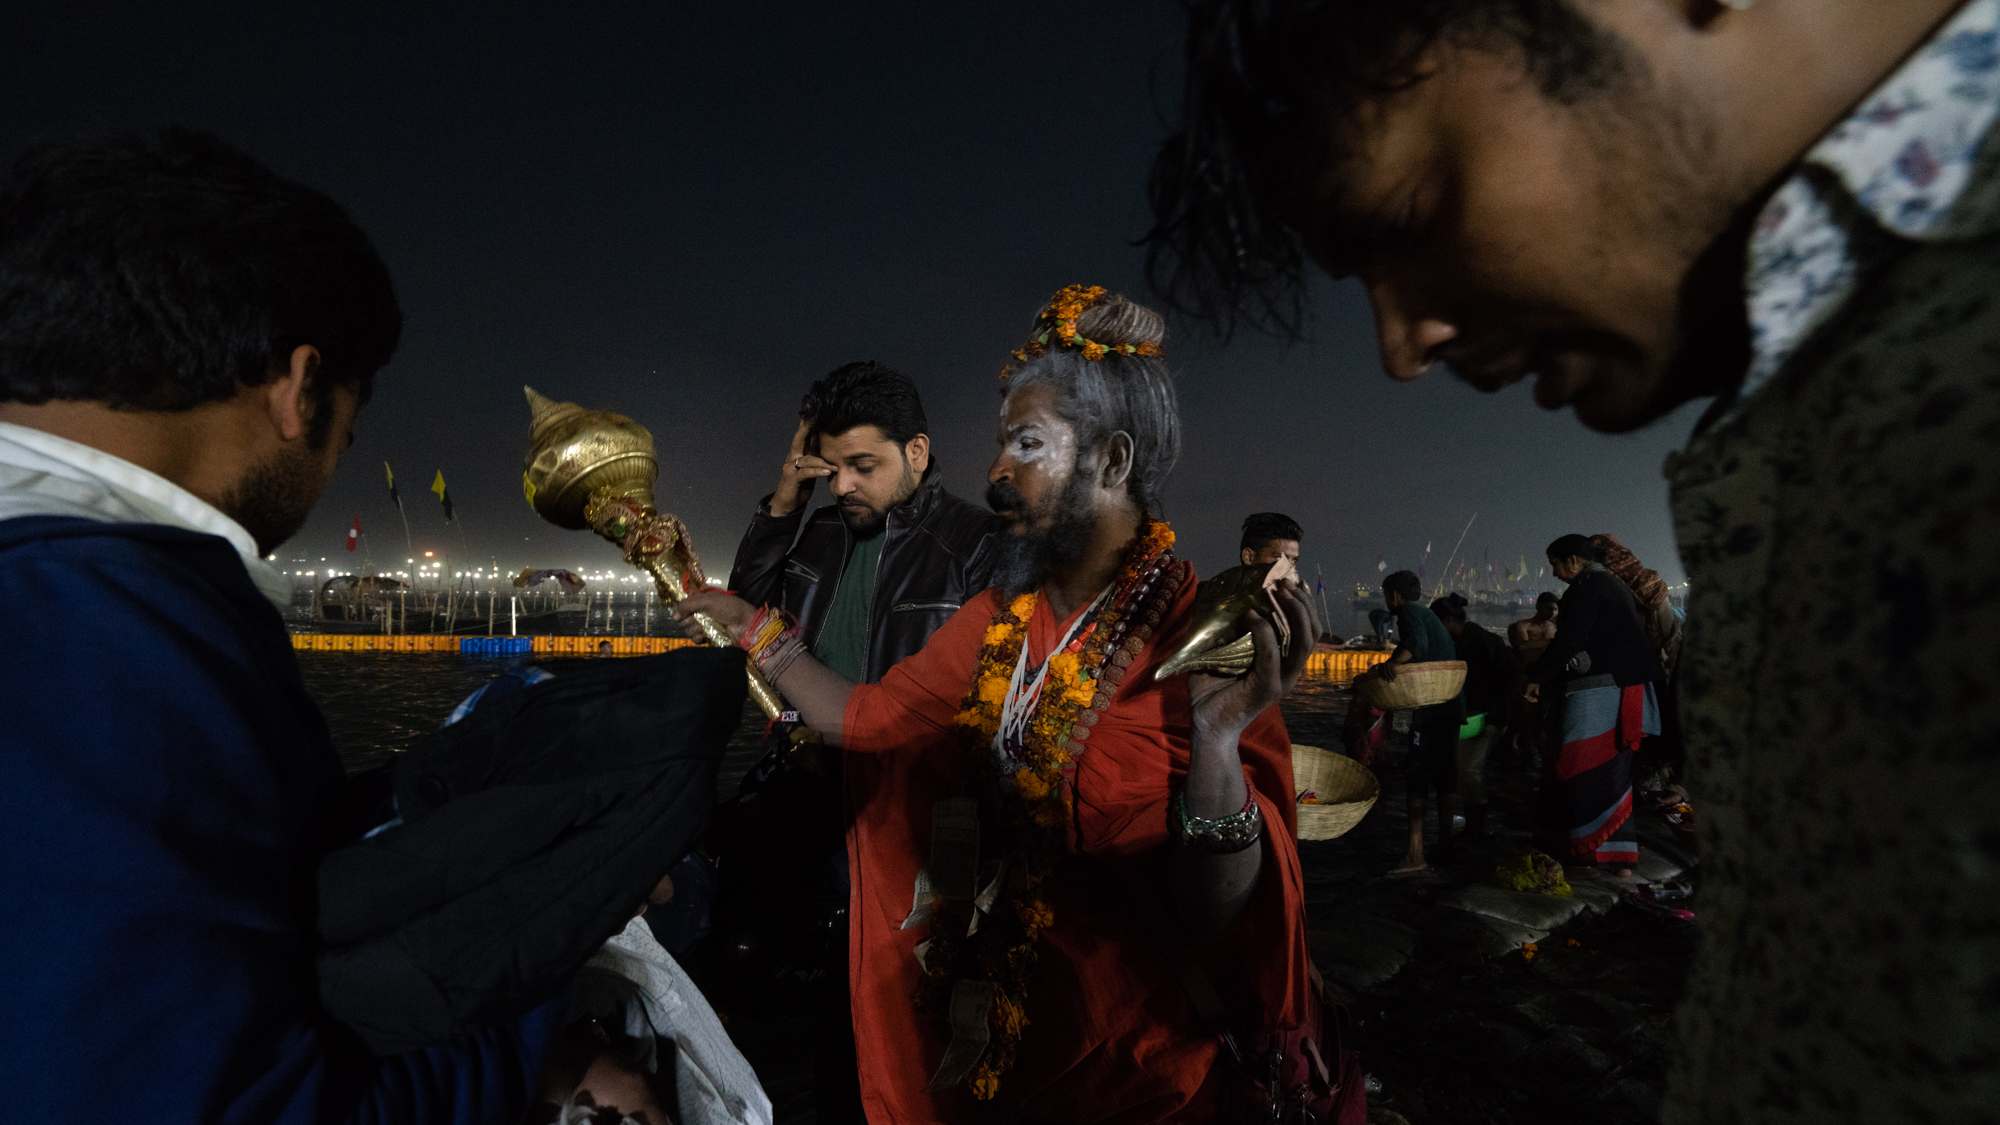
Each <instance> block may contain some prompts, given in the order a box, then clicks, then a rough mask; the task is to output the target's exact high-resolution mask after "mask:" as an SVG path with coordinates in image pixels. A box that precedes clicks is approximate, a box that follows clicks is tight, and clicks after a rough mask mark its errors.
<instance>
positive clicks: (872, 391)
mask: <svg viewBox="0 0 2000 1125" xmlns="http://www.w3.org/2000/svg"><path fill="white" fill-rule="evenodd" d="M799 418H800V421H799V429H798V432H797V434H795V435H794V436H793V439H792V448H791V451H790V452H789V453H788V454H786V459H785V465H784V471H783V475H782V476H781V477H780V479H779V482H778V489H777V491H775V492H773V493H772V494H771V495H769V496H766V497H765V498H764V501H763V502H762V503H761V504H759V505H758V506H757V514H756V515H755V516H754V517H752V519H751V521H750V529H749V530H748V531H747V532H745V533H744V535H743V542H742V544H741V545H740V546H739V547H738V548H737V550H736V565H735V567H734V569H732V570H731V571H730V575H729V586H730V589H732V590H734V591H736V593H737V594H738V595H739V596H741V597H742V598H743V599H744V600H745V601H748V602H752V603H754V604H762V605H774V606H778V607H779V608H782V609H784V610H785V611H787V612H789V613H791V614H792V615H793V616H795V617H797V618H798V620H799V622H800V623H801V624H802V625H803V626H804V627H805V638H804V639H805V642H806V644H807V646H808V647H810V648H812V649H813V653H814V655H815V656H816V657H817V658H818V659H819V660H820V661H821V662H822V663H826V664H828V666H829V667H835V668H837V669H839V670H842V671H843V673H844V674H851V676H852V678H853V679H854V680H856V681H858V682H861V683H874V682H875V681H876V680H879V679H881V678H882V674H883V673H884V672H887V671H888V670H889V669H890V668H891V667H893V666H894V665H895V663H896V662H897V661H899V660H901V659H902V658H904V657H905V656H908V655H909V654H911V653H913V652H915V651H917V650H918V649H919V648H922V647H923V644H924V642H925V641H926V640H928V639H929V638H930V635H931V633H932V632H933V631H935V630H936V629H937V627H938V626H940V625H942V624H944V623H945V620H946V619H947V618H949V617H950V616H951V615H952V614H953V613H956V612H957V611H958V607H959V606H960V605H962V604H963V603H964V602H965V600H966V599H968V598H970V597H971V596H972V595H974V594H977V593H979V592H980V591H981V590H984V589H985V588H986V587H987V585H988V582H987V579H988V575H989V573H990V571H991V560H990V557H989V554H988V550H987V548H988V543H989V541H990V540H991V539H992V538H993V536H994V535H995V534H996V533H998V532H999V531H1000V530H1001V528H1002V527H1003V524H1002V523H1001V521H1000V518H999V517H998V516H996V515H994V514H993V513H992V512H990V511H988V510H986V509H985V508H983V507H981V506H979V505H977V504H973V503H969V502H967V501H965V500H961V499H960V498H958V497H956V496H953V495H952V494H951V493H949V492H946V491H945V490H944V485H943V482H942V481H941V479H940V477H939V474H938V471H937V468H936V466H935V465H934V464H932V462H931V456H930V452H931V450H930V437H929V435H928V434H927V433H926V432H925V431H926V429H927V428H928V425H929V424H928V422H926V420H925V418H924V408H923V403H922V401H921V400H920V399H919V398H918V397H917V389H916V387H915V386H914V385H913V384H911V382H910V380H909V379H908V378H907V377H905V376H903V375H901V374H899V373H897V372H895V371H892V370H890V369H888V368H886V367H883V366H881V365H880V364H877V363H850V364H848V365H846V366H845V367H842V368H840V369H838V370H836V371H834V372H833V373H832V374H830V375H828V376H827V377H826V378H824V379H822V380H820V381H819V382H817V383H814V384H813V386H812V389H811V390H810V391H808V392H807V393H806V397H805V402H804V404H803V405H802V406H801V407H800V410H799ZM821 477H826V478H828V479H829V484H830V485H831V487H832V490H833V495H834V503H832V504H828V505H825V506H823V507H821V508H820V509H819V510H817V511H815V512H813V513H812V515H811V516H810V517H809V518H805V517H804V516H803V513H804V510H805V505H806V502H807V501H808V500H810V499H811V497H812V492H813V486H814V483H815V482H816V481H817V480H818V479H819V478H821ZM801 522H804V524H805V528H804V530H803V531H801V530H800V528H799V524H800V523H801ZM851 564H852V565H851ZM850 566H851V569H852V570H853V573H852V574H850V573H849V571H850ZM862 585H865V586H866V587H867V589H865V590H863V589H860V588H859V587H860V586H862ZM836 607H837V608H839V609H840V610H842V611H843V613H842V614H840V615H835V614H834V613H833V611H834V610H835V609H836ZM855 608H859V609H860V610H862V612H861V613H859V614H853V613H852V611H853V610H854V609H855ZM830 618H831V621H830V620H829V619H830ZM857 621H865V627H861V628H856V627H855V624H856V622H857ZM856 641H858V642H859V644H858V645H857V644H856V643H855V642H856ZM857 657H858V659H857ZM843 666H844V667H843Z"/></svg>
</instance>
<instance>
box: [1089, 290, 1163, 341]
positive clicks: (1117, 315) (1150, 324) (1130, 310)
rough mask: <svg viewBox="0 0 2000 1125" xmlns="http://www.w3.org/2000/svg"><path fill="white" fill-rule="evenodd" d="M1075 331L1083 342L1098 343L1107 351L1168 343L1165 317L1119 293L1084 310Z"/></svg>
mask: <svg viewBox="0 0 2000 1125" xmlns="http://www.w3.org/2000/svg"><path fill="white" fill-rule="evenodd" d="M1076 330H1077V334H1078V335H1081V336H1082V337H1083V338H1084V339H1086V340H1095V341H1097V342H1098V343H1100V344H1103V345H1104V346H1105V347H1107V348H1117V347H1123V346H1125V345H1127V344H1132V345H1141V344H1151V345H1153V346H1155V347H1159V346H1161V345H1164V344H1165V343H1166V342H1167V322H1166V319H1165V318H1164V317H1162V316H1161V315H1160V314H1159V313H1156V312H1154V311H1153V310H1152V309H1149V308H1147V307H1146V306H1144V305H1142V304H1139V303H1138V302H1136V301H1129V300H1127V299H1125V297H1124V296H1122V295H1120V294H1117V293H1113V294H1111V295H1109V296H1107V297H1103V298H1101V299H1099V300H1098V301H1097V303H1096V304H1093V305H1091V306H1090V307H1089V308H1087V309H1085V310H1083V315H1081V316H1079V317H1077V318H1076Z"/></svg>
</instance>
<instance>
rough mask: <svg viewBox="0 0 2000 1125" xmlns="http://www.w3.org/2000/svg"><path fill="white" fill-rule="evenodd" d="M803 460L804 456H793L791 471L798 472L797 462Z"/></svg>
mask: <svg viewBox="0 0 2000 1125" xmlns="http://www.w3.org/2000/svg"><path fill="white" fill-rule="evenodd" d="M804 460H805V458H804V457H794V458H792V471H793V472H795V473H796V472H798V471H799V462H801V461H804Z"/></svg>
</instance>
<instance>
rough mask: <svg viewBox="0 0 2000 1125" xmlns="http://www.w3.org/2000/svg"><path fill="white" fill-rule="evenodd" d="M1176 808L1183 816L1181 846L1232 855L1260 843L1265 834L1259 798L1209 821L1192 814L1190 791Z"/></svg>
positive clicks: (1181, 795) (1178, 797)
mask: <svg viewBox="0 0 2000 1125" xmlns="http://www.w3.org/2000/svg"><path fill="white" fill-rule="evenodd" d="M1174 800H1175V802H1176V807H1177V808H1178V810H1179V812H1180V815H1181V843H1183V844H1191V845H1193V846H1194V847H1197V848H1200V849H1201V850H1202V851H1205V852H1212V853H1214V854H1216V855H1228V854H1229V853H1231V852H1240V851H1242V850H1243V849H1244V848H1247V847H1249V846H1250V845H1252V844H1254V843H1256V842H1257V840H1258V838H1259V837H1260V836H1262V835H1263V834H1264V811H1263V810H1262V809H1260V808H1258V807H1257V798H1256V797H1254V796H1251V797H1246V798H1244V801H1243V811H1242V812H1238V813H1231V814H1230V815H1228V816H1223V817H1217V818H1215V819H1213V820H1209V819H1207V818H1204V817H1198V816H1194V815H1192V814H1191V813H1189V812H1188V807H1187V792H1186V791H1185V790H1183V791H1182V792H1181V793H1179V794H1178V795H1176V796H1175V798H1174Z"/></svg>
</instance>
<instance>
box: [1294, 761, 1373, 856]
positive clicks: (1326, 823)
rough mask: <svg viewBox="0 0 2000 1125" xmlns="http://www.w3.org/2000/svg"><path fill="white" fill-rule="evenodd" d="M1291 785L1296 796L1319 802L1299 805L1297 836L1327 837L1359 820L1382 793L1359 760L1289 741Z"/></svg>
mask: <svg viewBox="0 0 2000 1125" xmlns="http://www.w3.org/2000/svg"><path fill="white" fill-rule="evenodd" d="M1292 784H1293V785H1296V786H1297V787H1298V793H1295V794H1293V796H1295V797H1296V796H1298V795H1300V794H1304V793H1308V792H1310V793H1312V794H1313V795H1314V796H1316V797H1318V798H1319V800H1320V802H1321V803H1320V804H1317V805H1300V806H1299V839H1301V840H1331V839H1333V838H1334V837H1335V836H1339V835H1342V834H1344V833H1346V832H1347V831H1348V830H1349V829H1351V828H1353V827H1354V826H1355V825H1357V824H1360V823H1361V818H1362V817H1364V816H1367V815H1368V810H1369V809H1372V808H1374V807H1375V800H1376V798H1378V797H1380V796H1381V795H1382V785H1381V783H1380V782H1378V781H1376V780H1375V775H1374V774H1373V773H1370V772H1369V771H1368V770H1367V769H1366V768H1365V767H1363V766H1362V765H1361V764H1360V763H1359V762H1356V761H1355V760H1354V759H1352V758H1350V757H1348V756H1347V755H1345V754H1336V753H1334V752H1333V751H1331V750H1323V749H1321V748H1320V747H1317V746H1301V745H1299V744H1297V743H1293V744H1292Z"/></svg>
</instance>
